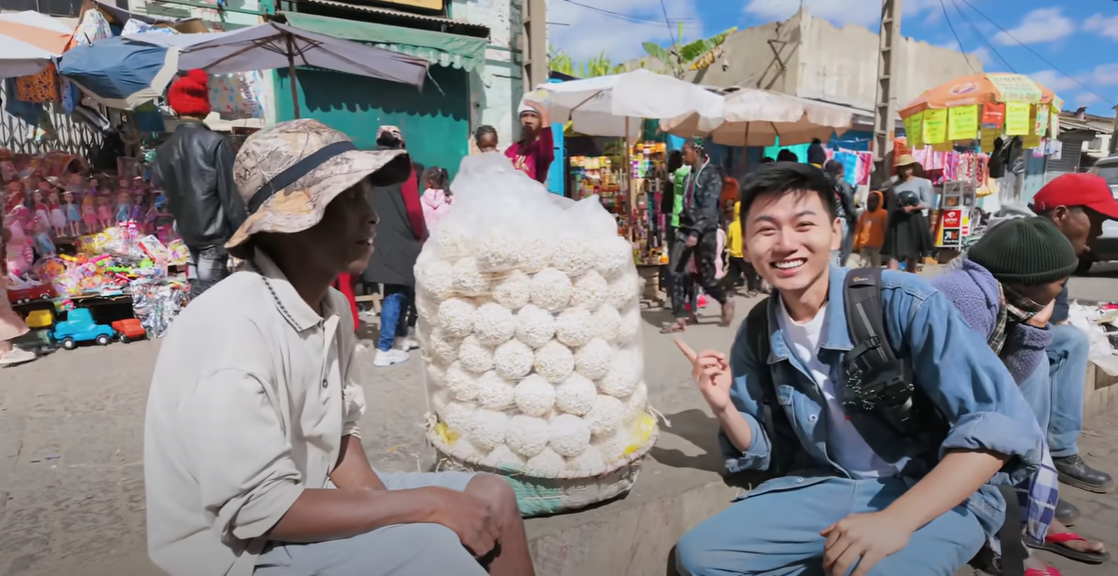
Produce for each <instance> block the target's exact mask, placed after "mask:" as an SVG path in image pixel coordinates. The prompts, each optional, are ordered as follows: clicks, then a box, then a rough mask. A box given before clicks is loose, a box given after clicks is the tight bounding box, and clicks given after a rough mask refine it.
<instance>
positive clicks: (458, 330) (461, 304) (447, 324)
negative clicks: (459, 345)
mask: <svg viewBox="0 0 1118 576" xmlns="http://www.w3.org/2000/svg"><path fill="white" fill-rule="evenodd" d="M475 318H477V309H476V308H474V305H473V304H471V303H470V302H469V301H468V300H465V299H463V298H451V299H449V300H443V303H442V304H439V327H440V328H442V329H443V330H444V331H445V332H446V334H447V335H448V336H450V337H451V338H465V337H466V336H468V335H469V334H470V332H473V331H474V319H475Z"/></svg>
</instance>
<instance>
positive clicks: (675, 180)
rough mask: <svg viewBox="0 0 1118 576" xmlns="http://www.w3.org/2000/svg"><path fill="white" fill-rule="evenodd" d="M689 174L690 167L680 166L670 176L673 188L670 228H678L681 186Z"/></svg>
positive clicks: (681, 195)
mask: <svg viewBox="0 0 1118 576" xmlns="http://www.w3.org/2000/svg"><path fill="white" fill-rule="evenodd" d="M689 174H691V167H690V166H682V167H680V168H679V169H678V170H676V171H675V173H673V174H672V186H673V187H675V198H674V200H675V203H674V204H673V205H672V227H673V228H679V213H680V212H683V194H684V190H683V184H684V182H686V181H687V176H688V175H689Z"/></svg>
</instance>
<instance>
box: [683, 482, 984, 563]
mask: <svg viewBox="0 0 1118 576" xmlns="http://www.w3.org/2000/svg"><path fill="white" fill-rule="evenodd" d="M804 480H805V481H808V482H810V481H817V480H816V479H811V478H806V479H804ZM906 490H907V484H906V483H905V480H903V479H901V478H895V477H890V478H879V479H873V480H851V479H848V478H829V479H826V480H823V481H821V482H818V483H816V484H811V485H808V486H805V487H803V488H798V489H794V490H784V491H774V492H765V485H764V484H762V485H761V486H758V487H757V488H756V489H755V490H754V493H756V495H751V496H747V497H746V498H745V499H744V500H741V501H739V502H736V503H734V504H731V505H730V507H729V508H727V509H725V510H723V511H722V512H720V513H719V514H716V515H715V516H713V517H711V518H709V519H707V520H706V521H705V522H703V523H702V524H699V525H698V526H696V527H695V529H693V530H691V531H690V532H688V533H687V534H684V535H683V538H681V539H680V540H679V544H678V545H677V546H676V565H677V567H678V569H679V572H680V574H682V575H683V576H725V575H728V574H741V575H743V576H744V575H754V576H760V575H764V576H808V575H810V576H823V567H822V559H823V544H824V543H825V542H826V539H825V538H823V537H822V536H820V535H819V531H820V530H823V529H824V528H826V527H828V526H830V525H831V524H833V523H835V522H837V521H839V520H842V519H843V518H845V517H846V516H848V515H850V514H855V513H865V512H876V511H879V510H883V509H885V507H886V506H888V505H889V504H892V503H893V501H895V500H896V499H897V498H899V497H900V496H901V495H902V494H904V493H905V491H906ZM985 540H986V536H985V534H984V533H983V531H982V526H981V524H979V522H978V519H977V518H976V517H975V516H974V514H972V513H971V512H970V511H969V510H967V509H966V508H964V507H963V506H958V507H956V508H954V509H953V510H951V511H949V512H947V513H946V514H943V515H941V516H940V517H939V518H936V519H935V520H932V521H931V522H929V523H928V524H927V525H926V526H924V527H923V528H921V529H919V530H917V531H916V532H915V533H913V534H912V538H911V539H910V540H909V542H908V546H905V547H904V548H903V549H902V550H901V551H900V552H898V553H896V554H893V555H892V556H888V557H886V558H885V559H883V560H881V561H880V562H878V563H877V564H876V565H874V566H873V568H871V569H870V571H869V574H870V576H896V575H898V574H903V575H904V576H951V574H953V573H954V572H955V570H957V569H958V568H959V567H961V566H963V565H964V564H966V563H967V561H968V560H970V559H971V558H973V557H974V555H975V554H976V553H977V552H978V550H979V548H981V547H982V544H983V542H985ZM851 571H853V567H851Z"/></svg>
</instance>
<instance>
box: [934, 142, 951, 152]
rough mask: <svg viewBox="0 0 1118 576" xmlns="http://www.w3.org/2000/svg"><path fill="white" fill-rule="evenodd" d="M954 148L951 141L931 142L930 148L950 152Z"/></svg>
mask: <svg viewBox="0 0 1118 576" xmlns="http://www.w3.org/2000/svg"><path fill="white" fill-rule="evenodd" d="M954 149H955V146H954V145H952V144H951V142H939V143H936V144H932V150H933V151H935V152H950V151H952V150H954Z"/></svg>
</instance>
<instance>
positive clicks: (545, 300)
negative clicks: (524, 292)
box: [530, 268, 574, 312]
mask: <svg viewBox="0 0 1118 576" xmlns="http://www.w3.org/2000/svg"><path fill="white" fill-rule="evenodd" d="M530 290H531V293H532V304H535V305H536V306H539V307H540V308H543V309H544V310H547V311H548V312H558V311H560V310H562V309H564V308H566V307H567V306H569V305H570V303H571V293H572V292H573V290H574V288H573V287H572V286H571V279H570V278H568V277H567V275H566V274H564V273H562V272H560V271H559V270H556V269H555V268H544V269H543V270H540V271H539V272H538V273H537V274H536V275H535V276H533V277H532V282H531V286H530Z"/></svg>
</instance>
